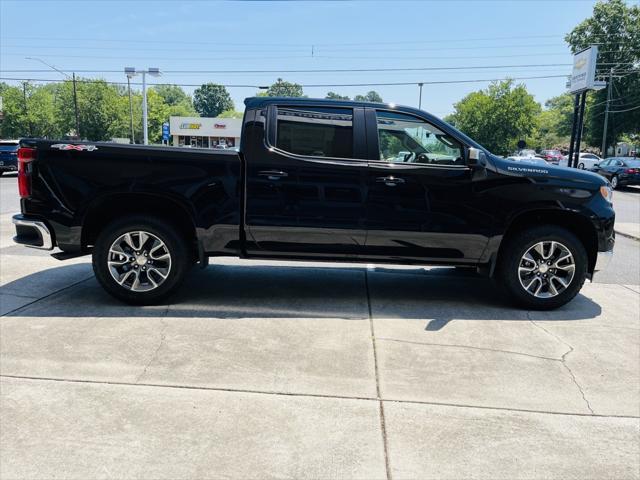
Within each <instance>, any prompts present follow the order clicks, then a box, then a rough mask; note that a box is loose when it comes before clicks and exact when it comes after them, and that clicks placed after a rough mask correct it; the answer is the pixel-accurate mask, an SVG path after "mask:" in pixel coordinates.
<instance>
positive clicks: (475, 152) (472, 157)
mask: <svg viewBox="0 0 640 480" xmlns="http://www.w3.org/2000/svg"><path fill="white" fill-rule="evenodd" d="M467 165H469V166H470V167H472V168H484V167H485V166H486V165H487V158H486V156H485V154H484V152H483V151H482V150H480V149H479V148H474V147H469V149H468V150H467Z"/></svg>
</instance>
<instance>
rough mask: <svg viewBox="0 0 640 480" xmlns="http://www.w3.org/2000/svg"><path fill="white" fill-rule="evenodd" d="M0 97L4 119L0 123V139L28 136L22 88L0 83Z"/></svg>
mask: <svg viewBox="0 0 640 480" xmlns="http://www.w3.org/2000/svg"><path fill="white" fill-rule="evenodd" d="M0 96H2V101H3V113H4V118H3V120H2V121H1V122H0V138H20V137H27V136H29V122H28V118H27V114H26V110H25V100H24V96H23V92H22V87H13V86H9V85H7V84H6V83H0ZM27 104H28V100H27Z"/></svg>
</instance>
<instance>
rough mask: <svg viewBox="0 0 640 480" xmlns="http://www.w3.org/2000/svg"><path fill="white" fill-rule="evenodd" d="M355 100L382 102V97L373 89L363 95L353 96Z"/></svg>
mask: <svg viewBox="0 0 640 480" xmlns="http://www.w3.org/2000/svg"><path fill="white" fill-rule="evenodd" d="M353 99H354V100H355V101H356V102H374V103H382V102H383V100H382V97H381V96H380V94H379V93H378V92H376V91H375V90H371V91H369V92H367V93H366V94H364V95H356V96H355V97H353Z"/></svg>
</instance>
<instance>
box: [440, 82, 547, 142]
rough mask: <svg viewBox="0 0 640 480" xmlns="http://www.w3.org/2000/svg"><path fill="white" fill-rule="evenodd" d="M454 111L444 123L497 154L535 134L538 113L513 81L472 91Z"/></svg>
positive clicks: (521, 87) (522, 90) (534, 105)
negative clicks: (451, 124) (450, 123)
mask: <svg viewBox="0 0 640 480" xmlns="http://www.w3.org/2000/svg"><path fill="white" fill-rule="evenodd" d="M454 108H455V112H454V113H453V114H452V115H450V116H449V117H447V121H451V122H452V123H453V124H455V125H456V127H457V128H459V129H460V130H462V131H463V132H465V133H466V134H468V135H469V136H470V137H471V138H474V139H475V140H477V141H478V142H479V143H481V144H482V145H484V146H485V147H486V148H488V149H489V150H491V151H492V152H494V153H498V154H506V153H509V152H511V151H513V150H514V149H515V147H516V144H517V143H518V140H520V139H524V138H526V137H528V136H530V135H531V134H532V133H534V131H535V128H536V117H537V115H538V114H539V113H540V110H541V109H540V105H539V104H538V103H537V102H536V101H535V100H534V98H533V96H532V95H531V94H529V93H528V92H527V89H526V88H525V86H524V85H514V83H513V80H504V81H502V82H494V83H492V84H491V85H489V87H488V88H486V89H485V90H480V91H478V92H472V93H470V94H469V95H467V96H466V97H464V98H463V99H462V100H460V101H459V102H458V103H456V104H455V105H454Z"/></svg>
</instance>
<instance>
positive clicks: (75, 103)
mask: <svg viewBox="0 0 640 480" xmlns="http://www.w3.org/2000/svg"><path fill="white" fill-rule="evenodd" d="M73 109H74V111H75V115H76V135H78V137H80V138H82V137H81V135H80V116H79V115H78V92H77V90H76V72H73Z"/></svg>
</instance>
